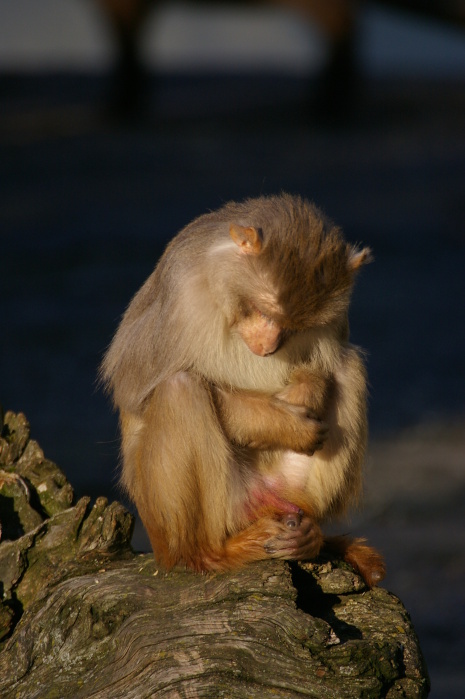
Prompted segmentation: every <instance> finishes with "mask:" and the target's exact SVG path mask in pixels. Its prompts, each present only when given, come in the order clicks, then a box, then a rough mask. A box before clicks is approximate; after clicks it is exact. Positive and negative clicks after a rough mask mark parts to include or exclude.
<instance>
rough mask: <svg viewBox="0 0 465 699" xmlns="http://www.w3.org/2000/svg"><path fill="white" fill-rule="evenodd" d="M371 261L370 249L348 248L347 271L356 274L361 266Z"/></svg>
mask: <svg viewBox="0 0 465 699" xmlns="http://www.w3.org/2000/svg"><path fill="white" fill-rule="evenodd" d="M372 261H373V254H372V252H371V249H370V248H362V249H361V250H359V249H358V248H350V249H349V259H348V263H349V269H351V270H352V271H353V272H356V271H357V270H358V269H360V267H361V266H362V265H366V264H368V262H372Z"/></svg>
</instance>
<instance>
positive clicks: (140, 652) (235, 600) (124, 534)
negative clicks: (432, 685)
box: [0, 412, 429, 699]
mask: <svg viewBox="0 0 465 699" xmlns="http://www.w3.org/2000/svg"><path fill="white" fill-rule="evenodd" d="M0 520H1V522H2V526H3V538H2V543H0V582H1V590H2V604H1V606H0V696H1V697H3V698H4V699H13V697H14V698H15V699H22V698H26V697H27V699H33V698H36V697H37V698H38V697H40V698H45V697H47V698H50V699H52V698H63V699H64V698H67V697H73V699H79V698H83V697H93V698H98V699H110V698H111V699H117V698H119V697H121V698H122V697H124V698H125V699H132V698H134V699H136V698H137V699H144V698H145V697H154V696H156V697H215V698H217V697H227V698H228V699H235V698H237V699H242V698H245V697H252V698H257V699H258V698H260V699H267V698H268V697H269V698H270V699H271V697H305V696H310V697H318V698H319V699H325V697H327V698H328V699H329V698H331V699H339V698H340V699H342V698H344V699H346V698H347V699H349V698H352V697H353V698H355V697H357V698H358V697H360V698H361V697H364V698H369V697H373V698H374V697H376V698H378V697H387V698H388V699H394V698H397V697H398V698H400V697H409V698H410V697H412V698H413V697H418V698H421V697H426V696H427V694H428V689H429V681H428V676H427V671H426V668H425V664H424V661H423V658H422V654H421V650H420V647H419V643H418V639H417V637H416V634H415V631H414V629H413V627H412V624H411V621H410V619H409V616H408V614H407V612H406V610H405V608H404V607H403V605H402V603H401V602H400V601H399V600H398V599H397V598H396V597H395V596H394V595H392V594H390V593H389V592H387V591H386V590H383V589H381V588H378V589H374V590H368V589H367V588H366V587H365V585H364V583H363V581H362V580H361V578H360V577H359V576H358V575H356V574H355V573H354V572H353V571H352V570H351V569H350V568H349V567H348V566H347V565H345V564H343V563H341V562H339V561H333V560H318V561H316V562H314V563H308V564H302V565H298V564H288V563H283V562H277V561H276V562H264V563H261V564H256V565H251V566H248V567H246V568H244V569H243V570H241V571H239V572H237V573H234V574H221V575H220V574H212V575H207V576H200V575H196V574H194V573H191V572H187V571H185V570H175V571H172V572H171V573H168V574H167V573H165V572H163V571H162V570H161V569H159V568H158V567H157V565H156V562H155V561H154V559H153V556H152V555H148V554H136V553H135V552H133V551H132V549H131V547H130V539H131V534H132V526H133V521H132V516H131V515H130V514H129V513H128V512H127V511H126V510H125V509H124V508H123V507H122V505H120V504H119V503H116V502H114V503H111V504H108V502H107V500H106V499H105V498H98V499H97V501H96V502H95V504H94V505H93V506H91V504H90V502H89V499H88V498H83V499H81V500H79V501H78V502H77V503H76V504H74V505H73V492H72V488H71V486H70V484H69V483H68V482H67V480H66V478H65V476H64V474H63V473H62V472H61V471H60V470H59V469H58V467H57V466H55V464H52V463H51V462H50V461H48V460H47V459H45V458H44V455H43V452H42V451H41V449H40V447H39V446H38V445H37V443H36V442H34V441H32V440H30V438H29V425H28V423H27V421H26V419H25V417H24V416H23V415H21V414H18V415H15V414H13V413H11V412H10V413H7V414H6V416H5V423H4V426H3V431H2V437H1V439H0Z"/></svg>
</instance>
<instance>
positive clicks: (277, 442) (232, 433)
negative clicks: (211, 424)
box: [212, 387, 327, 453]
mask: <svg viewBox="0 0 465 699" xmlns="http://www.w3.org/2000/svg"><path fill="white" fill-rule="evenodd" d="M212 395H213V400H214V403H215V405H216V408H217V412H218V417H219V420H220V423H221V425H222V427H223V430H224V432H225V434H226V435H227V437H228V439H230V440H231V441H232V442H234V443H235V444H238V445H240V446H248V447H252V448H253V449H292V450H293V451H296V452H300V453H313V452H314V451H315V450H317V449H321V447H322V446H323V444H324V441H325V439H326V435H327V425H326V424H325V423H324V422H322V421H321V420H319V419H318V418H317V417H316V416H315V415H313V413H312V412H311V410H309V408H307V407H306V406H305V405H297V404H296V405H293V404H291V403H290V402H286V401H284V400H281V399H280V398H278V397H275V396H272V395H269V394H266V393H261V392H258V391H239V390H236V391H226V390H224V389H221V388H218V387H213V389H212Z"/></svg>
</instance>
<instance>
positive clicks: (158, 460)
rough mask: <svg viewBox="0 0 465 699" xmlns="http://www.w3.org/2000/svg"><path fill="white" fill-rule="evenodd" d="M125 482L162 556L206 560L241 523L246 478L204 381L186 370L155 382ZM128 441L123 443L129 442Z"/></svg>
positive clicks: (132, 441)
mask: <svg viewBox="0 0 465 699" xmlns="http://www.w3.org/2000/svg"><path fill="white" fill-rule="evenodd" d="M125 424H126V425H128V427H126V429H129V427H130V424H131V421H128V420H127V419H125V420H123V419H122V421H121V425H122V429H123V456H124V473H123V482H124V484H125V485H126V487H127V489H128V491H129V494H130V495H131V496H132V498H133V500H134V502H135V504H136V506H137V508H138V511H139V514H140V516H141V519H142V521H143V523H144V525H145V527H146V529H147V532H148V535H149V538H150V542H151V544H152V547H153V551H154V554H155V557H156V558H157V560H158V561H159V562H160V563H161V564H163V565H165V566H166V567H168V568H169V567H172V566H173V565H175V564H176V563H178V562H179V563H184V564H186V565H188V566H190V567H193V568H196V569H199V568H202V563H201V562H202V559H203V556H204V554H205V552H206V551H211V550H215V551H218V550H221V547H222V545H223V542H224V539H225V537H226V532H227V531H234V530H237V529H238V528H239V526H238V524H237V522H238V512H240V513H241V514H242V516H243V517H244V515H243V507H244V492H243V490H244V486H243V484H242V481H241V476H240V473H237V472H236V470H235V468H234V467H235V464H234V460H233V457H232V454H231V449H230V445H229V442H228V440H227V438H226V437H225V435H224V433H223V431H222V429H221V427H220V425H219V423H218V418H217V416H216V412H215V409H214V406H213V404H212V402H211V397H210V394H209V392H208V389H207V387H206V385H205V384H204V383H203V381H202V380H201V379H200V378H198V377H196V376H192V375H190V374H189V373H187V372H180V373H178V374H176V375H174V376H173V377H171V378H170V379H168V380H166V381H165V382H163V383H162V384H160V385H159V386H157V388H156V389H155V390H154V392H153V394H152V395H151V397H150V399H149V402H148V405H147V407H146V409H145V412H144V413H143V414H142V416H141V419H140V420H139V426H138V429H137V434H134V435H132V436H128V435H125V434H124V430H125ZM125 445H127V448H126V449H124V446H125Z"/></svg>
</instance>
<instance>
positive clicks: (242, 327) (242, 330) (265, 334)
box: [236, 302, 284, 357]
mask: <svg viewBox="0 0 465 699" xmlns="http://www.w3.org/2000/svg"><path fill="white" fill-rule="evenodd" d="M236 329H237V331H238V332H239V334H240V336H241V338H242V339H243V341H244V342H245V344H246V345H247V347H248V348H249V350H250V351H251V352H253V353H254V354H257V355H258V356H259V357H266V356H268V355H270V354H274V352H276V350H277V349H279V347H280V345H281V342H282V340H283V336H284V331H283V329H282V328H281V326H280V325H279V323H278V322H277V321H276V320H274V319H273V318H271V317H270V316H268V315H265V313H263V312H262V311H260V309H259V308H257V307H256V306H255V305H254V304H253V303H251V302H249V304H247V308H246V310H245V311H244V312H243V315H242V316H241V317H240V318H239V320H238V321H237V323H236Z"/></svg>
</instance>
